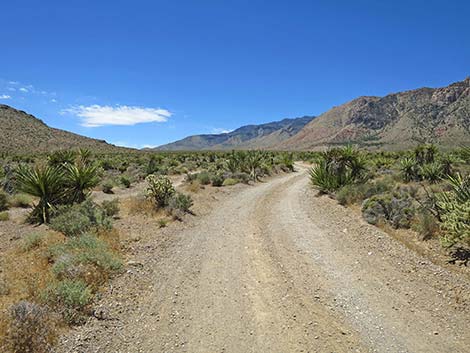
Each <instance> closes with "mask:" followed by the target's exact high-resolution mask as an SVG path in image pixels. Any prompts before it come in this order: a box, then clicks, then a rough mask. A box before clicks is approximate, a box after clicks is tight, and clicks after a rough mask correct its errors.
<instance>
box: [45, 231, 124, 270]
mask: <svg viewBox="0 0 470 353" xmlns="http://www.w3.org/2000/svg"><path fill="white" fill-rule="evenodd" d="M49 254H50V255H49V256H50V259H51V260H52V261H53V262H54V265H53V267H52V272H53V273H54V274H55V276H56V277H57V278H58V279H77V278H81V277H86V273H87V272H90V266H91V267H92V269H91V271H92V272H96V271H99V272H100V273H102V274H103V275H105V276H107V275H111V274H113V273H115V272H116V271H119V270H120V269H121V267H122V262H121V260H120V259H119V258H118V257H117V256H116V255H115V254H114V253H113V252H112V251H111V249H110V248H109V246H108V245H107V244H106V243H105V242H104V241H102V240H100V239H99V238H97V237H96V236H95V235H93V234H82V235H80V236H78V237H75V238H70V239H69V240H67V241H66V242H65V243H63V244H58V245H53V246H52V247H50V249H49ZM82 279H85V278H82Z"/></svg>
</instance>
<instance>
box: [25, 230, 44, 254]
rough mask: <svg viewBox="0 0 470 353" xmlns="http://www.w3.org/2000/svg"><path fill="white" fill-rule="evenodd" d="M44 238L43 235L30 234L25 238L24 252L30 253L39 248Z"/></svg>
mask: <svg viewBox="0 0 470 353" xmlns="http://www.w3.org/2000/svg"><path fill="white" fill-rule="evenodd" d="M43 238H44V234H43V233H32V234H28V235H27V236H25V237H24V239H23V244H22V246H21V248H22V249H23V251H29V250H32V249H34V248H37V247H38V246H39V245H41V243H42V240H43Z"/></svg>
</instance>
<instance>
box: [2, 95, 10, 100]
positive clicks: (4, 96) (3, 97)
mask: <svg viewBox="0 0 470 353" xmlns="http://www.w3.org/2000/svg"><path fill="white" fill-rule="evenodd" d="M0 99H11V96H9V95H8V94H2V95H0Z"/></svg>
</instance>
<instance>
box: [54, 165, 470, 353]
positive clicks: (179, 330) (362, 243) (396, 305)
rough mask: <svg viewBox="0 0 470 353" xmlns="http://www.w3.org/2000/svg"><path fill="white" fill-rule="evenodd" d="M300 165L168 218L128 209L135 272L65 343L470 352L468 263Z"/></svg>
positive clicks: (75, 348) (126, 229)
mask: <svg viewBox="0 0 470 353" xmlns="http://www.w3.org/2000/svg"><path fill="white" fill-rule="evenodd" d="M298 168H299V171H298V172H296V173H292V174H286V175H282V176H279V177H275V178H273V179H271V180H269V181H267V182H264V183H257V184H256V185H254V186H242V185H236V186H234V187H231V188H219V189H216V188H210V189H211V190H215V191H211V192H207V190H205V191H203V192H202V194H201V195H199V196H198V194H196V196H195V197H196V205H195V213H196V215H195V216H187V218H186V219H185V220H184V222H182V223H179V222H175V223H172V224H170V225H169V226H168V227H166V228H159V224H158V222H157V221H156V220H153V219H152V218H149V217H144V216H139V215H127V216H124V217H122V219H121V220H119V221H117V223H116V226H117V228H118V229H119V230H120V232H121V234H123V238H124V240H125V244H126V245H125V246H126V248H127V251H128V254H129V255H128V259H127V266H126V272H125V273H124V274H123V275H120V276H118V277H117V278H115V279H114V280H113V281H112V282H111V283H110V286H109V288H107V290H106V291H105V292H104V293H103V297H102V298H101V300H99V301H98V302H97V303H96V305H95V317H92V318H90V319H89V320H88V322H87V323H86V324H85V325H83V326H80V327H77V328H75V329H73V330H72V331H71V332H69V333H68V334H67V335H65V336H64V337H63V338H62V340H61V344H60V345H59V347H58V351H59V352H83V353H85V352H87V353H91V352H201V353H210V352H439V353H444V352H468V351H469V347H470V331H469V330H468V324H469V319H470V306H469V293H470V281H469V277H468V274H465V273H462V272H458V271H457V272H456V271H452V270H449V269H448V268H446V267H440V266H438V265H435V264H433V263H432V262H430V261H429V260H427V259H426V258H424V257H421V256H420V255H418V254H417V253H415V252H413V251H412V250H410V249H409V248H407V247H406V246H404V245H403V244H402V243H400V242H399V241H397V240H396V239H394V238H392V237H390V236H388V235H387V234H386V233H384V232H383V231H381V230H379V229H378V228H376V227H374V226H371V225H368V224H366V223H365V222H364V221H363V220H362V219H361V218H360V216H359V215H358V214H357V213H355V212H353V211H351V210H350V209H347V208H344V207H342V206H339V205H338V204H337V203H336V202H335V201H334V200H331V199H329V198H328V197H318V196H317V195H316V194H315V192H314V191H313V190H312V189H311V188H310V187H309V185H308V174H307V173H306V169H305V168H304V167H302V166H299V167H298ZM208 189H209V188H208ZM199 199H201V200H205V201H204V202H203V201H201V200H199Z"/></svg>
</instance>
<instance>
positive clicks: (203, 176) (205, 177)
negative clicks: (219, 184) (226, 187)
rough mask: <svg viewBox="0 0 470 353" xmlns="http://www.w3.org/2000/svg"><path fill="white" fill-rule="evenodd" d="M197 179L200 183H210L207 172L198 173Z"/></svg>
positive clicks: (209, 176)
mask: <svg viewBox="0 0 470 353" xmlns="http://www.w3.org/2000/svg"><path fill="white" fill-rule="evenodd" d="M197 180H198V181H199V183H200V184H201V185H209V184H210V183H211V175H210V174H209V173H207V172H201V173H198V174H197Z"/></svg>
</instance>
